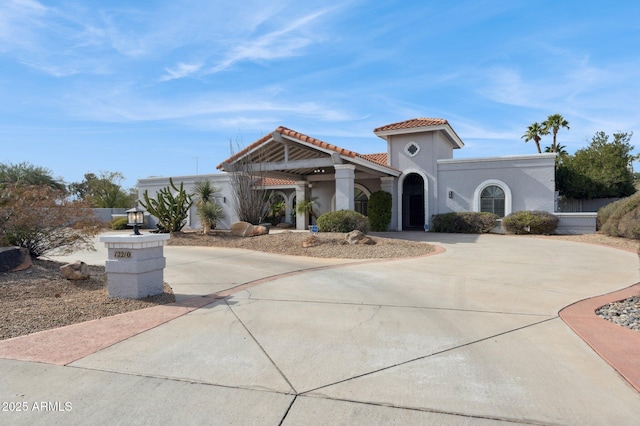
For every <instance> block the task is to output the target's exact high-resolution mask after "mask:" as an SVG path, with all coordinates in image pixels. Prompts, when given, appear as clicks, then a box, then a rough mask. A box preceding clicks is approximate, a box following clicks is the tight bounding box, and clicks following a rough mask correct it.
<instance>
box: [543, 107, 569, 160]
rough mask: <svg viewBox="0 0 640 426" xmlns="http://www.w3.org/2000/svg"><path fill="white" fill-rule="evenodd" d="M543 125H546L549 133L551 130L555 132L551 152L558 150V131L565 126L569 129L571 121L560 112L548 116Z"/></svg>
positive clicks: (545, 127)
mask: <svg viewBox="0 0 640 426" xmlns="http://www.w3.org/2000/svg"><path fill="white" fill-rule="evenodd" d="M542 125H543V126H544V129H545V130H546V132H547V133H549V130H551V131H552V132H553V144H552V145H551V152H558V148H557V146H558V145H557V143H556V137H557V136H558V131H559V130H560V129H561V128H565V129H567V130H569V122H568V121H567V120H565V119H564V117H563V116H561V115H560V114H552V115H550V116H549V117H547V120H546V121H545V122H543V123H542Z"/></svg>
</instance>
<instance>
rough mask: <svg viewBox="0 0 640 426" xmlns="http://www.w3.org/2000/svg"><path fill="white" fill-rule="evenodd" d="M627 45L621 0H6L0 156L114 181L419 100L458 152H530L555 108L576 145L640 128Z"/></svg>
mask: <svg viewBox="0 0 640 426" xmlns="http://www.w3.org/2000/svg"><path fill="white" fill-rule="evenodd" d="M605 3H606V5H605ZM639 46H640V2H635V1H627V0H609V1H607V2H603V1H589V0H576V1H571V0H565V1H560V0H550V1H546V0H538V1H531V0H523V1H519V0H500V1H498V0H495V1H492V0H487V1H482V0H474V1H455V0H446V1H445V0H443V1H430V0H422V1H409V0H404V1H402V0H398V1H393V0H392V1H384V0H381V1H372V0H369V1H365V0H351V1H350V0H341V1H331V0H324V1H304V2H301V1H286V0H269V1H262V0H255V1H245V0H238V1H234V2H231V1H218V0H208V1H205V0H201V1H191V0H139V1H127V0H110V1H107V2H105V1H102V0H83V1H64V0H60V1H58V0H3V1H2V2H1V3H0V94H1V99H2V102H1V103H0V162H4V163H8V162H10V163H19V162H22V161H28V162H31V163H33V164H35V165H38V166H44V167H47V168H49V169H51V170H52V172H53V174H54V176H56V177H62V178H64V180H65V181H66V182H74V181H80V180H82V177H83V175H84V173H86V172H93V173H99V172H100V171H119V172H122V173H123V174H124V175H125V176H126V180H125V181H124V182H122V184H123V186H127V187H128V186H133V185H135V183H136V180H137V179H139V178H145V177H149V176H176V175H190V174H195V173H196V167H197V171H198V173H199V174H204V173H212V172H215V171H216V170H215V167H216V166H217V165H218V164H219V163H220V162H221V161H223V160H224V159H225V158H227V157H228V156H229V153H230V145H234V146H237V144H240V145H248V144H250V143H252V142H253V141H255V140H256V139H258V138H259V137H261V136H263V135H265V134H267V133H269V132H271V131H272V130H274V129H275V128H276V127H278V126H280V125H283V126H285V127H288V128H291V129H294V130H296V131H299V132H302V133H304V134H307V135H309V136H313V137H315V138H318V139H321V140H324V141H326V142H329V143H333V144H335V145H338V146H342V147H345V148H349V149H352V150H354V151H357V152H360V153H363V154H364V153H374V152H384V151H385V150H386V147H385V144H384V141H383V140H382V139H379V138H377V137H376V136H375V135H374V134H373V132H372V130H373V129H374V128H376V127H379V126H382V125H385V124H389V123H393V122H397V121H403V120H407V119H410V118H416V117H434V118H445V119H447V120H448V121H449V123H450V124H451V125H452V127H453V128H454V130H455V131H456V132H457V133H458V135H459V136H460V137H461V138H462V140H463V141H464V142H465V144H466V146H465V147H464V148H463V149H462V150H459V151H456V153H455V156H456V158H470V157H485V156H499V155H517V154H529V153H530V154H534V153H535V152H536V149H535V145H534V144H533V142H529V143H524V141H523V139H521V138H520V137H521V136H522V134H523V133H524V132H525V130H526V127H527V126H528V125H529V124H531V123H533V122H534V121H544V119H545V118H546V117H547V116H548V115H550V114H554V113H559V114H562V115H563V116H564V117H565V119H567V120H568V121H569V123H570V127H571V129H570V130H568V131H567V130H561V131H560V133H559V135H558V141H559V143H561V144H563V145H566V147H567V150H568V151H569V152H570V153H573V152H574V151H575V150H576V149H579V148H581V147H584V146H586V144H587V139H590V138H591V136H593V134H594V133H595V132H596V131H601V130H602V131H605V132H606V133H608V134H612V133H614V132H617V131H623V132H631V131H636V133H637V132H638V130H640V103H639V100H640V48H639ZM638 138H640V134H637V135H636V136H634V138H633V139H632V140H631V142H632V144H635V145H637V146H639V147H640V142H639V141H638ZM550 143H551V137H547V138H546V139H543V142H542V144H543V146H544V145H547V144H550ZM636 152H638V150H637V149H636ZM637 170H638V168H637V167H636V171H637Z"/></svg>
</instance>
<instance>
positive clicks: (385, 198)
mask: <svg viewBox="0 0 640 426" xmlns="http://www.w3.org/2000/svg"><path fill="white" fill-rule="evenodd" d="M392 206H393V200H392V198H391V194H389V193H388V192H386V191H376V192H374V193H373V194H371V197H369V205H368V207H367V216H368V217H369V224H370V225H371V230H372V231H374V232H385V231H386V230H387V228H388V227H389V222H391V209H392Z"/></svg>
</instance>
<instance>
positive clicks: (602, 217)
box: [596, 198, 624, 230]
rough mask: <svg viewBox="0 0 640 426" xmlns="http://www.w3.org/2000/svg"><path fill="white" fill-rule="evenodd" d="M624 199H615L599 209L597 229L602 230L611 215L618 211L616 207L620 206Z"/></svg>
mask: <svg viewBox="0 0 640 426" xmlns="http://www.w3.org/2000/svg"><path fill="white" fill-rule="evenodd" d="M623 200H624V198H623V199H620V200H617V201H614V202H612V203H609V204H607V205H606V206H602V207H600V208H599V209H598V216H597V219H596V229H597V230H602V227H603V226H604V224H605V223H607V221H608V220H609V218H610V217H611V215H612V214H613V213H614V212H615V211H616V209H617V208H618V207H619V206H620V203H621V202H622V201H623Z"/></svg>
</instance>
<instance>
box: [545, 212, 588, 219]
mask: <svg viewBox="0 0 640 426" xmlns="http://www.w3.org/2000/svg"><path fill="white" fill-rule="evenodd" d="M554 215H556V216H558V217H561V218H562V217H566V218H574V217H575V218H582V219H592V218H595V217H598V213H597V212H567V213H563V212H555V213H554Z"/></svg>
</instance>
